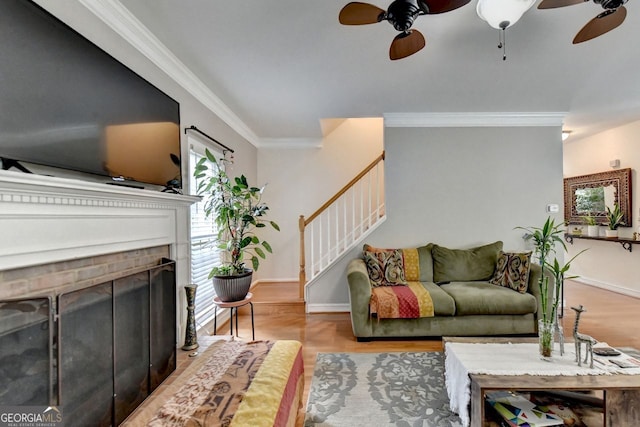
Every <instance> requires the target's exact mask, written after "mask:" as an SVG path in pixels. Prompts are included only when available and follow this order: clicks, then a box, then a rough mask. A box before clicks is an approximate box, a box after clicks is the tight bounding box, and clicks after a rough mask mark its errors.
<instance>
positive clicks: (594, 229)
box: [587, 225, 600, 237]
mask: <svg viewBox="0 0 640 427" xmlns="http://www.w3.org/2000/svg"><path fill="white" fill-rule="evenodd" d="M587 234H588V235H589V237H598V236H599V235H600V227H599V226H597V225H588V226H587Z"/></svg>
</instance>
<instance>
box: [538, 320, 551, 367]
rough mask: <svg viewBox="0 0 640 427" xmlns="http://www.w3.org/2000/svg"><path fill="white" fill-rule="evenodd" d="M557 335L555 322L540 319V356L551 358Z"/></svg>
mask: <svg viewBox="0 0 640 427" xmlns="http://www.w3.org/2000/svg"><path fill="white" fill-rule="evenodd" d="M554 336H555V327H554V322H545V321H544V320H542V319H540V320H538V341H539V343H540V356H542V357H544V358H549V357H551V355H552V354H553V343H554Z"/></svg>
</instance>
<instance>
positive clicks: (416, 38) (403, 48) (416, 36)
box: [389, 30, 426, 60]
mask: <svg viewBox="0 0 640 427" xmlns="http://www.w3.org/2000/svg"><path fill="white" fill-rule="evenodd" d="M425 44H426V42H425V40H424V36H423V35H422V33H421V32H420V31H418V30H410V31H409V32H407V33H400V34H398V35H397V36H396V37H395V38H394V39H393V42H392V43H391V47H390V48H389V58H390V59H391V60H396V59H402V58H406V57H407V56H410V55H413V54H414V53H416V52H417V51H419V50H420V49H422V48H423V47H424V45H425Z"/></svg>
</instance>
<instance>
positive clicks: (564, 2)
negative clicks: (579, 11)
mask: <svg viewBox="0 0 640 427" xmlns="http://www.w3.org/2000/svg"><path fill="white" fill-rule="evenodd" d="M588 1H589V0H542V2H540V4H539V5H538V9H555V8H556V7H565V6H573V5H574V4H580V3H586V2H588Z"/></svg>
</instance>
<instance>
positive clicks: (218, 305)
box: [213, 292, 256, 340]
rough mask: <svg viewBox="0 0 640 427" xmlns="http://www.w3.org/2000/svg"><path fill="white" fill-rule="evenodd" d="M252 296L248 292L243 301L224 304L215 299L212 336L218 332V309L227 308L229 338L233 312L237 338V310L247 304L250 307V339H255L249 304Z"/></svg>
mask: <svg viewBox="0 0 640 427" xmlns="http://www.w3.org/2000/svg"><path fill="white" fill-rule="evenodd" d="M251 298H253V294H252V293H251V292H249V293H248V294H247V296H246V297H244V299H243V300H240V301H233V302H224V301H220V298H218V297H215V298H214V299H213V303H214V304H215V305H216V307H215V312H214V317H213V334H214V335H216V334H217V331H218V308H228V309H229V310H230V312H229V325H230V326H231V336H233V311H234V310H235V312H236V336H238V308H240V307H242V306H245V305H247V304H249V305H250V306H251V339H252V340H255V339H256V332H255V328H254V324H253V303H252V302H251Z"/></svg>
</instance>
